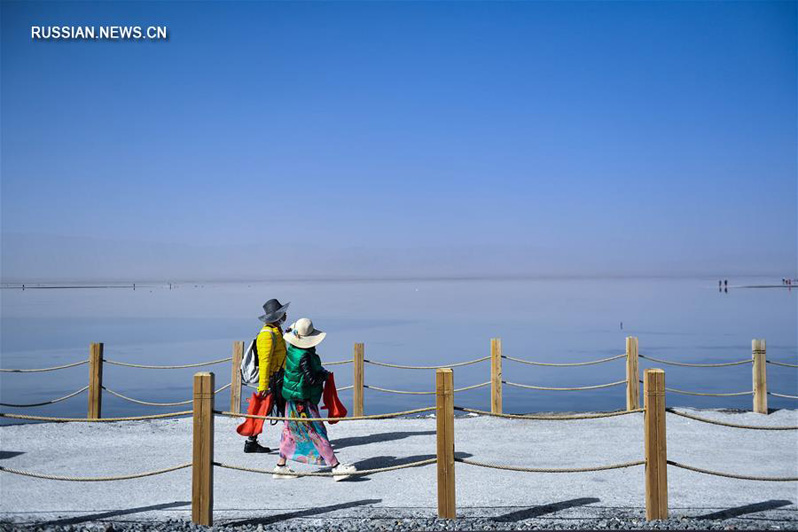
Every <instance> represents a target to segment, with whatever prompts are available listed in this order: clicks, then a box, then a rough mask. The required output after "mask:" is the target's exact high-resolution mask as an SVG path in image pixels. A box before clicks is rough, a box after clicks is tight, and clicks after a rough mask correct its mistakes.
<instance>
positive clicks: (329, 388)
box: [322, 373, 346, 425]
mask: <svg viewBox="0 0 798 532" xmlns="http://www.w3.org/2000/svg"><path fill="white" fill-rule="evenodd" d="M322 400H323V401H324V406H322V408H324V409H326V410H327V411H328V412H329V413H328V415H327V417H346V407H344V405H343V403H342V402H341V400H340V399H338V390H337V389H336V388H335V377H334V376H333V374H332V373H330V374H329V375H327V381H326V382H325V383H324V394H323V395H322ZM329 423H330V425H334V424H335V423H338V422H337V421H330V422H329Z"/></svg>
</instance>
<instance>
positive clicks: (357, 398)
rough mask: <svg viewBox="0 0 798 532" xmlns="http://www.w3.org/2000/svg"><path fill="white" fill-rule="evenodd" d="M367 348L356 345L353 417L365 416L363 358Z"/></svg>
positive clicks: (353, 379) (359, 344)
mask: <svg viewBox="0 0 798 532" xmlns="http://www.w3.org/2000/svg"><path fill="white" fill-rule="evenodd" d="M365 351H366V348H365V346H364V345H363V344H361V343H356V344H355V356H354V363H353V364H352V366H353V368H354V370H353V371H354V375H353V378H352V401H353V403H354V404H353V405H352V415H353V416H362V415H363V369H364V368H363V356H364V353H365Z"/></svg>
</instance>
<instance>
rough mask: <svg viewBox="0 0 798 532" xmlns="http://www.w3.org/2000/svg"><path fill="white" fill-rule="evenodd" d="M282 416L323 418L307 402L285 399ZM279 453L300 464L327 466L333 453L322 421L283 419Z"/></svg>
mask: <svg viewBox="0 0 798 532" xmlns="http://www.w3.org/2000/svg"><path fill="white" fill-rule="evenodd" d="M285 415H286V417H323V416H321V415H320V414H319V407H318V406H316V405H314V404H312V403H311V402H309V401H287V402H286V404H285ZM283 423H284V425H283V433H282V435H281V436H280V456H281V457H282V458H285V459H287V460H293V461H295V462H301V463H303V464H318V465H322V464H325V463H326V464H327V465H331V464H332V462H333V459H334V458H335V455H334V454H333V449H332V445H330V440H329V439H328V438H327V429H326V428H325V426H324V422H322V421H284V422H283Z"/></svg>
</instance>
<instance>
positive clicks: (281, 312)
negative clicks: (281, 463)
mask: <svg viewBox="0 0 798 532" xmlns="http://www.w3.org/2000/svg"><path fill="white" fill-rule="evenodd" d="M290 304H291V303H290V302H289V303H286V304H285V305H283V304H282V303H280V302H279V301H278V300H276V299H270V300H268V301H267V302H266V303H264V304H263V312H264V314H263V315H262V316H260V317H259V318H258V319H260V321H262V322H263V327H261V329H260V332H259V333H258V337H257V339H256V340H255V344H256V346H257V349H258V368H260V371H259V374H258V394H259V395H260V397H261V398H262V399H265V398H266V396H267V395H269V393H270V390H269V378H270V377H271V376H272V375H274V374H275V373H277V372H278V371H280V370H281V369H282V368H283V366H285V354H286V350H285V341H284V340H283V329H282V325H283V323H285V320H286V318H287V315H286V313H285V311H286V309H287V308H288V305H290ZM244 452H245V453H268V452H271V449H269V448H268V447H264V446H262V445H260V444H259V443H258V437H257V436H250V437H249V438H247V441H246V442H245V443H244Z"/></svg>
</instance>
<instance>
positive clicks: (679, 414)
mask: <svg viewBox="0 0 798 532" xmlns="http://www.w3.org/2000/svg"><path fill="white" fill-rule="evenodd" d="M665 411H666V412H668V413H670V414H674V415H676V416H681V417H684V418H687V419H694V420H696V421H701V422H702V423H709V424H711V425H720V426H722V427H732V428H735V429H750V430H798V425H796V426H794V427H766V426H762V425H738V424H736V423H726V422H724V421H717V420H714V419H707V418H704V417H699V416H694V415H692V414H688V413H686V412H679V411H677V410H674V409H673V408H666V409H665Z"/></svg>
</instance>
